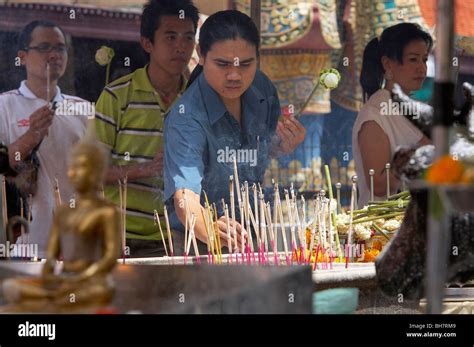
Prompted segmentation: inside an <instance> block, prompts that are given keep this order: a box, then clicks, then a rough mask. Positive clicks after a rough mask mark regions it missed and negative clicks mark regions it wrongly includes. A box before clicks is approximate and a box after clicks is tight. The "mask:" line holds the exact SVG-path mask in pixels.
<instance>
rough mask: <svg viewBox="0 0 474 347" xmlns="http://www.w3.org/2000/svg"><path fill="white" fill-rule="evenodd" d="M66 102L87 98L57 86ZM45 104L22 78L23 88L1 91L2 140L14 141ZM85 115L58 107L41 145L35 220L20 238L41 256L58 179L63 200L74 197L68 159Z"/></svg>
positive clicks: (58, 95)
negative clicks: (62, 90) (71, 113)
mask: <svg viewBox="0 0 474 347" xmlns="http://www.w3.org/2000/svg"><path fill="white" fill-rule="evenodd" d="M53 101H56V102H58V103H63V102H65V101H66V102H71V103H77V102H84V100H82V99H80V98H77V97H73V96H69V95H65V94H61V91H60V89H59V87H56V96H55V97H54V100H53ZM45 105H46V101H45V100H44V99H40V98H38V97H36V96H35V95H34V94H33V92H32V91H31V90H30V89H29V88H28V87H27V86H26V83H25V81H22V82H21V85H20V88H18V89H15V90H11V91H8V92H5V93H3V94H0V141H2V142H3V143H4V144H6V145H10V144H11V143H13V142H15V141H16V140H17V139H18V138H19V137H20V136H22V135H23V134H24V133H25V132H26V131H27V130H28V129H29V117H30V115H31V114H32V113H33V112H34V111H36V110H37V109H39V108H40V107H42V106H45ZM86 121H87V117H86V116H81V115H74V116H71V115H65V114H60V113H59V112H58V111H56V114H55V116H54V118H53V122H52V124H51V126H50V127H49V134H48V135H47V136H46V137H45V138H44V139H43V142H42V143H41V145H40V147H39V149H38V152H37V154H38V159H39V161H40V167H39V170H38V190H37V193H36V194H35V195H34V197H33V202H32V205H33V206H32V218H33V220H32V222H31V225H30V231H29V235H28V236H25V237H24V238H25V239H26V240H22V238H21V237H20V238H19V239H18V241H17V243H19V242H27V243H29V244H37V245H38V253H39V255H38V256H39V257H41V258H44V257H45V255H46V248H47V244H48V238H49V232H50V229H51V224H52V218H53V210H54V208H55V198H54V187H55V178H57V179H58V182H59V189H60V193H61V199H62V202H63V203H64V202H67V201H69V199H71V198H72V197H73V192H74V190H73V188H72V186H71V185H70V183H69V181H68V179H67V161H68V158H69V152H70V149H71V147H72V146H73V145H74V144H75V143H76V142H78V141H79V139H80V138H81V137H82V136H83V135H84V133H85V129H86Z"/></svg>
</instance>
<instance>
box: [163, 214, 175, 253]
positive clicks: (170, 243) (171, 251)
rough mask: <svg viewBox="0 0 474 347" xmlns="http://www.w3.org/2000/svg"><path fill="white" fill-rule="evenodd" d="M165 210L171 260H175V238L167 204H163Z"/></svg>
mask: <svg viewBox="0 0 474 347" xmlns="http://www.w3.org/2000/svg"><path fill="white" fill-rule="evenodd" d="M163 212H164V215H165V224H166V233H167V234H168V245H169V247H170V254H171V260H172V261H173V256H174V250H173V239H172V238H171V229H170V221H169V219H168V209H167V208H166V205H165V206H163Z"/></svg>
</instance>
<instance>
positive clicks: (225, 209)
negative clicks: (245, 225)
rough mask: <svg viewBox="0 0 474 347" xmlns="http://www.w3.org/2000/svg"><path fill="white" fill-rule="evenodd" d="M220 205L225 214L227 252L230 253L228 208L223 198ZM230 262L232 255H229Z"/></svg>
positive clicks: (230, 240)
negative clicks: (222, 206)
mask: <svg viewBox="0 0 474 347" xmlns="http://www.w3.org/2000/svg"><path fill="white" fill-rule="evenodd" d="M222 205H224V216H225V224H226V227H227V248H228V252H229V254H232V239H231V236H230V223H229V209H228V207H227V204H226V203H225V202H224V199H222ZM229 259H230V262H231V263H232V257H229Z"/></svg>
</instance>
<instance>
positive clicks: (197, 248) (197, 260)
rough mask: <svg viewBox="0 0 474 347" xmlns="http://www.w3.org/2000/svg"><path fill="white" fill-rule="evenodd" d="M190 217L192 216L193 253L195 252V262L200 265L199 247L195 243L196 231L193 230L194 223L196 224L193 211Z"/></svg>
mask: <svg viewBox="0 0 474 347" xmlns="http://www.w3.org/2000/svg"><path fill="white" fill-rule="evenodd" d="M191 217H192V218H193V223H192V228H191V232H192V240H193V247H194V254H196V262H197V264H198V265H200V264H201V260H200V257H201V255H200V254H199V247H198V245H197V240H196V233H195V232H194V227H195V225H196V217H195V216H194V213H193V214H192V216H191Z"/></svg>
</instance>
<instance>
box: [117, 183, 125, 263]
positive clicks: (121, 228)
mask: <svg viewBox="0 0 474 347" xmlns="http://www.w3.org/2000/svg"><path fill="white" fill-rule="evenodd" d="M118 184H119V207H120V230H121V231H120V239H121V243H122V258H123V261H125V246H124V242H123V189H122V180H120V179H119V180H118Z"/></svg>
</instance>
